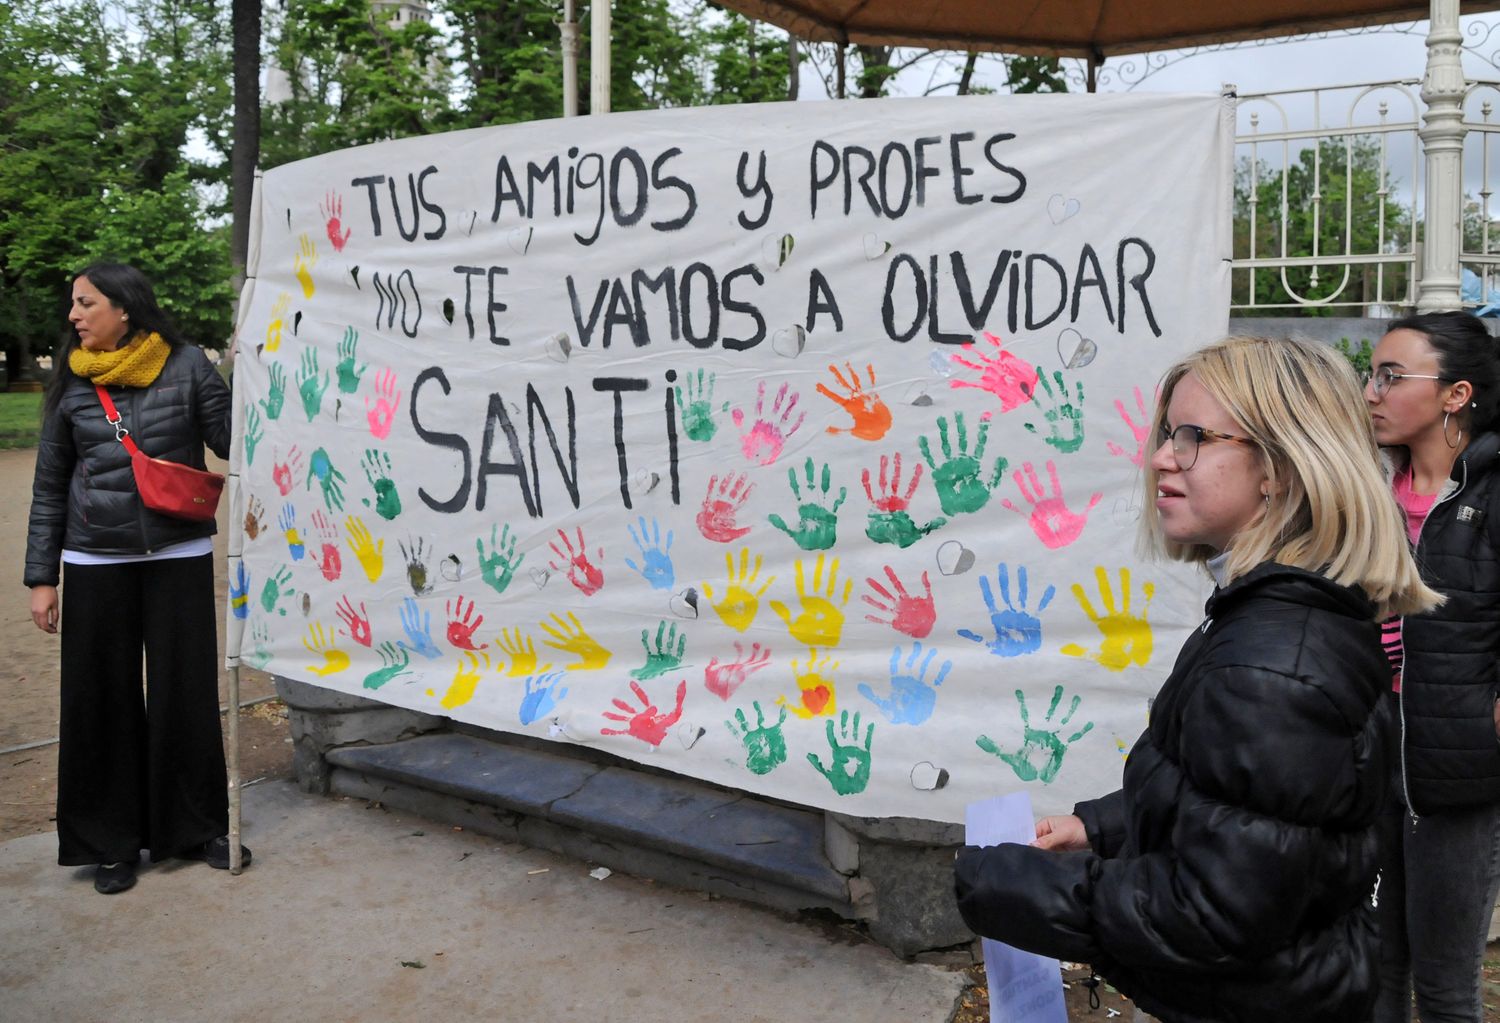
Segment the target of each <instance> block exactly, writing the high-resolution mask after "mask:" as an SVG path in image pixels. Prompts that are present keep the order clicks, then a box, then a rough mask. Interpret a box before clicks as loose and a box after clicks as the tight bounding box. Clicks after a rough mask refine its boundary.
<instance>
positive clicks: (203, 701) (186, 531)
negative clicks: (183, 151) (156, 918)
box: [25, 263, 250, 895]
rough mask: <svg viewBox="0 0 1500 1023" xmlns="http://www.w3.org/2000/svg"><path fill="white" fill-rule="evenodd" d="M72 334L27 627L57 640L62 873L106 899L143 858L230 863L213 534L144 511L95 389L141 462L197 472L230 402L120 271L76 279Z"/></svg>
mask: <svg viewBox="0 0 1500 1023" xmlns="http://www.w3.org/2000/svg"><path fill="white" fill-rule="evenodd" d="M68 321H69V323H70V324H71V325H72V330H71V331H69V334H68V336H67V337H66V339H65V340H64V341H63V342H62V344H61V345H60V346H59V347H58V351H57V355H56V357H55V358H54V360H53V379H52V382H51V383H50V384H49V386H48V389H47V396H46V401H45V403H44V406H43V418H42V435H41V440H40V443H39V445H38V447H37V459H36V475H35V480H34V482H33V485H32V502H31V518H30V525H29V530H28V534H27V543H26V575H25V582H26V585H27V586H28V587H30V588H31V617H32V620H33V621H34V622H35V623H36V625H37V627H38V628H40V629H42V630H43V631H44V632H49V633H56V632H58V631H59V630H60V631H61V646H62V700H61V722H60V733H59V735H60V740H61V741H60V744H59V747H58V771H57V838H58V862H59V863H61V864H63V865H65V866H79V865H88V864H97V866H96V868H95V873H94V887H95V889H97V890H98V891H99V892H102V893H104V894H107V895H108V894H114V893H116V892H122V891H125V890H126V889H128V888H130V887H132V886H133V885H134V884H135V881H136V869H137V865H138V863H139V861H140V856H141V852H142V850H146V851H148V852H149V853H150V857H151V859H152V860H153V861H160V860H162V859H165V858H167V857H172V856H176V857H186V858H191V859H202V860H206V861H207V862H208V863H209V864H210V865H211V866H215V867H220V868H227V867H228V865H229V845H228V840H227V838H226V833H227V831H228V801H227V790H226V781H225V768H224V753H223V742H222V738H221V735H220V727H219V695H218V651H217V643H216V636H217V631H216V628H215V619H216V613H215V608H214V593H213V534H214V532H215V527H214V523H213V521H212V520H211V519H210V520H207V521H189V520H187V519H181V518H175V517H172V516H168V515H164V514H161V513H160V512H157V511H153V510H152V509H151V508H149V507H147V506H146V505H145V504H144V503H143V502H142V500H141V496H140V493H139V491H138V490H137V487H136V482H135V476H134V473H133V471H132V466H131V455H130V452H129V451H128V450H127V449H126V446H125V445H124V443H122V439H121V438H122V435H118V434H117V432H116V427H115V426H113V425H111V423H110V421H108V420H107V419H106V414H105V409H104V406H103V405H102V404H101V398H100V395H99V392H98V391H97V390H96V385H99V386H101V387H103V388H104V390H105V392H106V393H107V395H108V396H109V398H110V399H111V400H112V403H113V405H114V406H115V408H116V409H117V414H118V417H119V419H120V421H121V422H120V426H121V427H123V429H124V430H128V431H129V436H130V438H131V439H132V440H133V441H134V442H135V444H136V445H137V446H138V447H139V448H140V449H141V450H142V451H144V452H145V453H146V454H147V455H150V456H152V457H154V458H158V459H164V460H167V461H171V462H177V463H181V464H184V465H188V466H192V467H194V468H197V469H203V468H204V460H203V448H204V445H205V444H206V445H207V446H208V447H209V448H211V449H213V451H214V453H215V454H217V455H219V456H220V457H227V456H228V453H229V438H230V394H229V388H228V386H227V385H226V384H225V383H224V381H223V379H222V378H220V376H219V374H218V372H217V371H215V369H214V367H213V366H212V365H210V363H209V361H208V359H207V357H205V356H204V354H203V351H202V350H201V349H199V348H197V347H195V346H193V345H189V344H185V343H183V342H182V341H181V340H180V339H179V338H177V336H176V335H175V333H174V332H173V330H172V328H171V327H170V325H169V323H168V321H167V319H166V316H165V315H164V314H163V312H162V311H161V309H160V307H159V306H158V305H157V302H156V297H155V294H154V293H153V290H152V287H151V283H150V281H149V280H147V279H146V277H145V275H144V274H142V273H141V272H140V271H139V270H137V269H135V268H134V267H131V266H125V265H122V264H118V263H96V264H94V265H93V266H90V267H88V268H87V269H85V270H83V271H82V272H81V273H79V274H78V275H77V276H76V277H75V278H74V280H73V286H72V303H71V307H70V311H69V313H68ZM60 564H61V566H62V567H61V569H60V568H59V565H60ZM59 582H61V583H62V586H63V589H64V590H65V591H66V593H67V597H68V599H67V601H66V603H65V604H64V603H63V602H61V601H60V599H59V594H58V584H59ZM64 612H66V613H64ZM143 652H144V663H145V690H146V692H145V699H144V700H143V699H142V691H141V690H142V687H141V665H142V660H143V657H142V654H143ZM243 862H244V863H246V864H248V863H249V862H250V851H249V850H248V849H246V850H244V853H243Z"/></svg>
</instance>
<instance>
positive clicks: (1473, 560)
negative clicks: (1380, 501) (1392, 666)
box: [1401, 433, 1500, 814]
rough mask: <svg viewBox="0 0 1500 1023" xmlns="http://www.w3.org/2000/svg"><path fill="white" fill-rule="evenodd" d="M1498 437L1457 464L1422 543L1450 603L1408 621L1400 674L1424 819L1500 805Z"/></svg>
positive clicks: (1408, 747)
mask: <svg viewBox="0 0 1500 1023" xmlns="http://www.w3.org/2000/svg"><path fill="white" fill-rule="evenodd" d="M1497 476H1500V434H1494V433H1486V434H1481V435H1480V436H1478V437H1476V438H1475V439H1474V440H1473V441H1472V442H1470V444H1469V446H1468V447H1467V448H1466V449H1465V450H1464V453H1463V454H1462V455H1460V456H1459V459H1458V461H1457V462H1456V463H1454V466H1453V477H1452V479H1453V482H1452V483H1450V484H1449V486H1448V488H1445V490H1444V495H1443V497H1442V499H1441V500H1439V501H1438V502H1437V503H1436V504H1435V505H1433V507H1432V511H1431V512H1430V513H1429V514H1428V516H1427V521H1426V522H1424V523H1423V524H1422V533H1421V536H1420V537H1419V538H1418V543H1417V564H1418V565H1419V566H1420V567H1421V569H1422V578H1423V580H1424V581H1425V582H1426V583H1427V585H1428V586H1431V587H1432V588H1433V589H1435V590H1437V591H1438V592H1440V593H1442V594H1443V595H1444V596H1446V597H1447V598H1448V600H1447V602H1446V603H1445V604H1443V606H1442V607H1439V608H1437V609H1436V610H1435V611H1429V612H1428V613H1427V614H1424V615H1416V616H1408V617H1407V618H1406V619H1405V620H1404V621H1403V622H1402V626H1401V640H1402V644H1403V645H1404V647H1405V649H1406V665H1405V668H1404V669H1403V673H1402V684H1401V690H1402V691H1401V716H1402V720H1403V721H1404V724H1405V728H1404V732H1403V734H1404V742H1403V749H1402V756H1403V759H1404V761H1405V762H1404V764H1403V768H1404V775H1405V784H1406V795H1407V797H1408V799H1409V800H1410V803H1409V805H1410V806H1411V808H1412V809H1413V810H1414V811H1416V812H1417V813H1419V814H1421V813H1428V812H1430V811H1433V810H1442V809H1448V808H1453V807H1461V806H1474V805H1478V804H1481V803H1492V802H1494V801H1495V800H1497V799H1500V743H1497V741H1496V737H1495V721H1494V707H1495V697H1496V695H1497V692H1500V545H1497V543H1496V538H1497V537H1500V479H1497Z"/></svg>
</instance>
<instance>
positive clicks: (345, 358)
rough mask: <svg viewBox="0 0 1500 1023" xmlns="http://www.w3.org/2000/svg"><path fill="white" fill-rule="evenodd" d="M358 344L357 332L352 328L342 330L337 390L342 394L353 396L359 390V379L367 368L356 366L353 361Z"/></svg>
mask: <svg viewBox="0 0 1500 1023" xmlns="http://www.w3.org/2000/svg"><path fill="white" fill-rule="evenodd" d="M357 344H359V331H357V330H355V329H354V328H353V327H345V328H344V340H342V341H340V342H339V365H338V373H339V390H340V391H341V392H342V393H344V394H353V393H354V392H355V391H357V390H359V378H360V377H362V376H364V373H365V370H367V369H369V368H370V367H369V366H357V365H356V363H355V361H354V348H355V346H356V345H357Z"/></svg>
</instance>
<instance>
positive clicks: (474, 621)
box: [443, 595, 489, 650]
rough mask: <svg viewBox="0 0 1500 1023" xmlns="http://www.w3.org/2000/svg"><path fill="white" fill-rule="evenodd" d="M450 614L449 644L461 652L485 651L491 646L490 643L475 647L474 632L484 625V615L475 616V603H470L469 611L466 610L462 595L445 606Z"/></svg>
mask: <svg viewBox="0 0 1500 1023" xmlns="http://www.w3.org/2000/svg"><path fill="white" fill-rule="evenodd" d="M443 609H444V610H445V611H447V613H448V642H449V643H451V644H452V645H454V646H456V647H458V648H459V649H460V650H483V649H485V648H486V647H488V646H489V644H488V643H480V644H479V645H478V646H475V645H474V630H475V629H477V628H479V627H480V626H481V625H483V624H484V615H480V616H479V617H477V618H476V617H475V616H474V602H473V601H472V600H471V601H469V609H468V610H467V611H465V610H464V598H463V596H462V595H460V596H459V597H458V600H457V601H456V602H455V601H451V600H450V601H448V602H446V603H445V604H444V605H443Z"/></svg>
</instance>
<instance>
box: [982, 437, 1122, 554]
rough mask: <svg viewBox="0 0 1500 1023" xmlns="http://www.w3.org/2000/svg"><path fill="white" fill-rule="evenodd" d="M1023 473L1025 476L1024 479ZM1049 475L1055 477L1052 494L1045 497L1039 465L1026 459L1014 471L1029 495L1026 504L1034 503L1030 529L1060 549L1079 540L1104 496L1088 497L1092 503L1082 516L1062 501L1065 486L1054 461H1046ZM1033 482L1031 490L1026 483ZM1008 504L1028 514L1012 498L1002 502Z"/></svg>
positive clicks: (1018, 484)
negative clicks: (1039, 476)
mask: <svg viewBox="0 0 1500 1023" xmlns="http://www.w3.org/2000/svg"><path fill="white" fill-rule="evenodd" d="M1022 473H1024V474H1025V478H1024V479H1023V478H1022ZM1047 475H1048V476H1049V477H1050V478H1051V480H1052V496H1051V497H1043V496H1042V495H1043V493H1044V492H1043V490H1042V484H1041V481H1040V480H1038V479H1037V475H1036V467H1035V466H1033V465H1032V464H1031V463H1030V462H1026V463H1025V464H1023V465H1022V466H1021V468H1019V469H1017V470H1016V471H1015V472H1013V473H1012V474H1011V478H1012V479H1014V480H1015V481H1016V486H1017V487H1018V488H1019V489H1020V491H1021V496H1022V497H1024V498H1026V503H1027V504H1029V505H1031V516H1030V518H1031V531H1032V532H1033V533H1035V534H1036V538H1037V539H1038V540H1040V541H1042V543H1044V544H1046V545H1047V546H1048V547H1051V548H1052V549H1053V550H1057V549H1058V548H1059V547H1066V546H1068V544H1070V543H1072V542H1073V541H1074V540H1077V539H1078V534H1080V533H1082V532H1083V527H1084V526H1086V525H1088V521H1089V519H1088V515H1089V512H1091V511H1093V510H1094V505H1096V504H1098V503H1099V500H1100V498H1102V497H1103V496H1104V495H1103V494H1102V493H1097V494H1095V495H1094V496H1093V497H1091V498H1089V506H1088V507H1087V508H1085V509H1084V510H1083V514H1082V515H1076V514H1074V513H1073V512H1071V511H1069V510H1068V506H1067V504H1066V503H1065V502H1064V501H1063V492H1062V485H1061V484H1059V483H1058V482H1057V465H1056V464H1055V463H1054V462H1053V461H1052V460H1051V459H1048V461H1047ZM1028 482H1029V483H1030V488H1029V489H1028V487H1027V483H1028ZM1001 503H1002V504H1004V505H1005V507H1007V508H1009V509H1010V510H1011V511H1013V512H1015V513H1016V514H1018V515H1025V514H1026V513H1025V512H1024V511H1022V510H1021V509H1020V508H1017V507H1016V506H1015V505H1013V504H1011V503H1010V498H1006V499H1005V500H1004V501H1002V502H1001Z"/></svg>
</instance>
